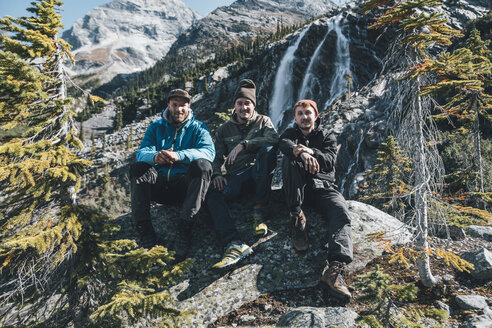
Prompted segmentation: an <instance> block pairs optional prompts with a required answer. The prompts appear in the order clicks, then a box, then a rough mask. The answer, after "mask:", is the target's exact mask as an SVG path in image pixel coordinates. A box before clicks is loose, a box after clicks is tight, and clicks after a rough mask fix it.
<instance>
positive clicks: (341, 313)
mask: <svg viewBox="0 0 492 328" xmlns="http://www.w3.org/2000/svg"><path fill="white" fill-rule="evenodd" d="M357 318H358V314H357V313H355V312H354V311H352V310H349V309H347V308H344V307H327V308H314V307H299V308H295V309H293V310H291V311H289V312H287V313H286V314H284V315H283V316H282V317H281V318H280V320H279V321H278V323H277V327H312V328H315V327H316V328H325V327H356V324H355V320H356V319H357Z"/></svg>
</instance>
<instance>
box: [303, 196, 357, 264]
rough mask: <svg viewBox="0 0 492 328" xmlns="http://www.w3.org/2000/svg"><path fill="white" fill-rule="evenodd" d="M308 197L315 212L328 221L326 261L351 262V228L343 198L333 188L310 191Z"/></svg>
mask: <svg viewBox="0 0 492 328" xmlns="http://www.w3.org/2000/svg"><path fill="white" fill-rule="evenodd" d="M309 196H310V197H312V198H313V200H314V201H313V205H314V208H315V209H316V211H317V212H319V213H320V214H321V216H322V217H323V218H324V219H325V220H327V221H328V261H330V262H332V261H339V262H343V263H346V264H348V263H350V262H352V259H353V244H352V227H351V223H350V215H349V211H348V207H347V202H346V201H345V198H343V196H342V194H340V193H339V192H338V191H337V190H336V189H335V188H333V187H330V188H325V189H315V190H312V191H310V192H309Z"/></svg>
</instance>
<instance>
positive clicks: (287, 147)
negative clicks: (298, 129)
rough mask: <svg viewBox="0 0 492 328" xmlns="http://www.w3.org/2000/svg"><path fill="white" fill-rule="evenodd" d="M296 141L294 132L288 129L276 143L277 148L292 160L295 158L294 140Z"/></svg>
mask: <svg viewBox="0 0 492 328" xmlns="http://www.w3.org/2000/svg"><path fill="white" fill-rule="evenodd" d="M295 139H296V136H295V131H294V129H292V128H289V129H287V130H285V131H284V133H282V135H281V136H280V141H279V143H278V148H279V149H280V151H281V152H282V154H284V155H285V156H287V157H288V158H289V159H294V158H296V156H295V155H294V146H296V143H295V142H294V140H295Z"/></svg>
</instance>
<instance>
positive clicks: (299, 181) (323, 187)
mask: <svg viewBox="0 0 492 328" xmlns="http://www.w3.org/2000/svg"><path fill="white" fill-rule="evenodd" d="M282 179H283V188H284V192H285V194H286V199H287V206H288V208H289V211H291V212H297V213H298V212H299V211H300V210H301V206H302V205H303V204H304V201H305V200H306V203H307V205H311V206H312V207H314V209H315V210H316V211H317V212H318V213H319V214H320V215H321V216H322V217H323V218H324V219H325V220H326V221H327V222H328V261H330V262H331V261H340V262H344V263H350V262H352V259H353V245H352V228H351V226H350V216H349V213H348V208H347V203H346V201H345V199H344V198H343V196H342V194H340V193H339V192H338V191H337V190H336V189H335V186H334V185H333V184H330V183H329V182H328V181H321V180H317V181H315V180H314V179H313V177H312V175H310V174H309V173H308V172H307V171H306V170H305V169H304V164H303V163H302V161H298V160H289V159H288V158H287V157H284V159H283V161H282Z"/></svg>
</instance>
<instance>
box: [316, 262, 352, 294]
mask: <svg viewBox="0 0 492 328" xmlns="http://www.w3.org/2000/svg"><path fill="white" fill-rule="evenodd" d="M345 269H346V267H345V263H342V262H338V261H332V262H331V263H330V265H329V266H328V265H327V266H326V267H325V269H324V270H323V274H322V275H321V282H322V283H325V284H326V285H328V287H330V289H329V290H330V292H331V294H332V295H333V296H334V297H336V298H338V299H341V300H342V301H344V302H347V303H348V302H350V300H351V299H352V294H350V291H349V289H348V288H347V285H346V284H345V279H344V278H343V275H344V273H345Z"/></svg>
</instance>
